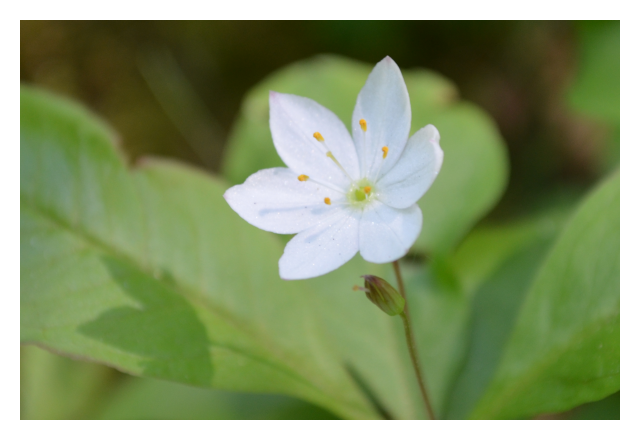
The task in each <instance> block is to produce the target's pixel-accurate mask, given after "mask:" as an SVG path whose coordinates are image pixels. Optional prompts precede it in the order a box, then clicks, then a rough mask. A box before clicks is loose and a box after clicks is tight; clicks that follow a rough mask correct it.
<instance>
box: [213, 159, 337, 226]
mask: <svg viewBox="0 0 640 440" xmlns="http://www.w3.org/2000/svg"><path fill="white" fill-rule="evenodd" d="M325 197H329V198H331V201H332V203H336V202H340V201H341V200H342V199H343V198H344V195H343V194H341V193H339V192H337V191H335V190H333V189H330V188H327V187H325V186H322V185H319V184H318V183H316V182H313V181H311V180H307V181H306V182H304V181H303V182H301V181H299V180H298V176H297V175H296V174H295V173H294V172H293V171H291V170H289V169H287V168H270V169H266V170H260V171H258V172H257V173H255V174H253V175H251V176H249V178H248V179H247V180H246V181H245V182H244V183H243V184H242V185H236V186H234V187H232V188H229V189H228V190H227V191H226V192H225V193H224V198H225V199H226V200H227V203H229V205H230V206H231V208H232V209H233V210H234V211H235V212H237V213H238V214H240V217H242V218H243V219H245V220H246V221H247V222H249V223H250V224H252V225H253V226H257V227H258V228H260V229H264V230H265V231H270V232H276V233H278V234H295V233H297V232H300V231H302V230H304V229H307V228H309V227H310V226H312V225H315V224H316V223H318V222H320V221H321V220H322V219H324V218H326V217H328V216H330V215H331V214H333V213H334V212H335V210H336V209H338V207H337V206H335V204H332V205H327V204H325V203H324V198H325Z"/></svg>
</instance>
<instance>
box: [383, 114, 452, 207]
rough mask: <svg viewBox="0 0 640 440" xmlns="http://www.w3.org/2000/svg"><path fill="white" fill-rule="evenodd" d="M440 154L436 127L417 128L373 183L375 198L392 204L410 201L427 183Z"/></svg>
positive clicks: (405, 204) (439, 162)
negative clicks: (401, 150) (394, 160)
mask: <svg viewBox="0 0 640 440" xmlns="http://www.w3.org/2000/svg"><path fill="white" fill-rule="evenodd" d="M443 158H444V153H443V152H442V149H441V148H440V133H438V130H437V129H436V127H434V126H433V125H427V126H426V127H423V128H421V129H420V130H418V131H417V132H416V133H415V134H414V135H413V136H411V139H409V142H408V143H407V146H406V147H405V149H404V152H403V153H402V156H401V157H400V160H398V162H397V163H396V164H395V166H394V167H393V168H392V169H390V170H389V172H388V173H387V174H385V175H384V176H383V177H382V178H381V179H380V180H379V181H378V182H377V183H376V191H377V192H378V200H380V201H381V202H383V203H385V204H387V205H389V206H391V207H393V208H400V209H402V208H407V207H409V206H411V205H413V204H414V203H416V202H417V201H418V200H420V197H422V196H423V195H424V193H426V192H427V190H428V189H429V187H431V184H432V183H433V181H434V180H435V178H436V176H437V175H438V173H439V172H440V167H442V159H443Z"/></svg>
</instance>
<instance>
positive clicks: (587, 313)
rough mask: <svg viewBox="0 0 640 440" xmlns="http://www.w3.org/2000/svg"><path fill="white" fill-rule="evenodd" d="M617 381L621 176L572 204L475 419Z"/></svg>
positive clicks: (558, 400)
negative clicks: (578, 203) (572, 213)
mask: <svg viewBox="0 0 640 440" xmlns="http://www.w3.org/2000/svg"><path fill="white" fill-rule="evenodd" d="M619 388H620V175H619V173H616V174H614V175H613V176H611V177H610V178H608V179H607V180H606V181H605V182H604V183H603V184H602V185H600V186H599V187H598V188H597V189H596V190H595V191H594V192H593V193H591V194H590V195H589V196H588V197H587V198H586V200H585V201H584V202H583V203H582V204H581V206H580V207H579V208H578V210H577V212H576V214H575V216H574V217H573V218H572V219H571V221H570V222H569V223H568V224H567V226H566V228H565V230H564V231H563V233H562V234H561V236H560V237H559V239H558V241H557V242H556V244H555V245H554V246H553V248H552V250H551V251H550V253H549V255H548V257H547V258H546V260H545V262H544V264H543V265H542V267H541V268H540V271H539V273H538V274H537V276H536V278H535V281H534V282H533V284H532V287H531V289H530V290H529V292H528V293H527V296H526V298H525V300H524V303H523V305H522V308H521V311H520V314H519V316H518V318H517V321H516V323H515V325H514V330H513V333H512V335H511V337H510V339H509V341H508V342H507V345H506V348H505V351H504V353H503V355H502V358H501V360H500V362H499V364H498V367H497V372H496V375H495V377H494V378H493V380H492V382H491V384H490V385H489V387H488V389H487V391H486V393H485V394H484V396H483V397H482V399H481V400H480V402H479V403H478V405H477V406H476V407H475V409H474V411H473V412H472V414H471V415H472V417H474V418H517V417H529V416H533V415H536V414H540V413H547V412H557V411H564V410H567V409H570V408H573V407H575V406H577V405H579V404H581V403H585V402H589V401H594V400H598V399H601V398H603V397H605V396H607V395H609V394H611V393H613V392H615V391H617V390H619Z"/></svg>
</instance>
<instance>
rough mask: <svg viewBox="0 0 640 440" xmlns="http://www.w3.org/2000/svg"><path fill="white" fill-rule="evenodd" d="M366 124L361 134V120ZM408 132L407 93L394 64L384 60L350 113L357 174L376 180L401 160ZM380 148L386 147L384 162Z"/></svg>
mask: <svg viewBox="0 0 640 440" xmlns="http://www.w3.org/2000/svg"><path fill="white" fill-rule="evenodd" d="M361 119H364V120H365V121H367V131H366V132H363V131H362V129H361V127H360V120H361ZM410 129H411V105H410V104H409V93H408V92H407V86H406V85H405V83H404V79H403V78H402V73H400V69H399V68H398V66H397V65H396V63H395V62H394V61H393V60H392V59H391V58H390V57H386V58H385V59H383V60H382V61H380V62H379V63H378V64H376V66H375V67H374V68H373V71H372V72H371V73H370V74H369V78H368V79H367V82H366V83H365V85H364V87H362V90H360V94H359V95H358V100H357V101H356V108H355V110H354V111H353V117H352V120H351V132H352V134H353V139H354V141H355V145H356V150H357V152H358V158H359V159H360V174H361V175H362V176H363V177H369V178H372V179H375V177H376V174H379V175H383V174H385V173H386V172H387V171H388V170H389V169H391V167H393V165H394V164H395V163H396V161H397V160H398V159H399V158H400V155H401V154H402V150H403V149H404V146H405V144H406V143H407V138H408V137H409V130H410ZM382 147H388V149H389V150H388V154H387V157H386V159H383V153H382Z"/></svg>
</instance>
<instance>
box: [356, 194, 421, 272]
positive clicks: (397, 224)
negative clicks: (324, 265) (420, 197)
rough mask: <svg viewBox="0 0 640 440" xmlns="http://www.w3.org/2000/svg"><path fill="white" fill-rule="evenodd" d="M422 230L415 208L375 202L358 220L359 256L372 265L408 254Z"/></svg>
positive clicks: (419, 212)
mask: <svg viewBox="0 0 640 440" xmlns="http://www.w3.org/2000/svg"><path fill="white" fill-rule="evenodd" d="M420 229H422V211H420V208H418V206H417V205H413V206H410V207H408V208H406V209H395V208H391V207H389V206H387V205H385V204H384V203H382V202H379V201H377V200H375V201H372V202H371V203H369V206H367V208H365V210H364V212H363V213H362V220H361V221H360V255H362V258H364V259H365V260H367V261H370V262H372V263H379V264H382V263H389V262H391V261H395V260H397V259H398V258H401V257H403V256H405V255H406V254H407V252H409V248H411V246H412V245H413V243H414V242H415V241H416V239H417V238H418V235H419V234H420Z"/></svg>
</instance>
